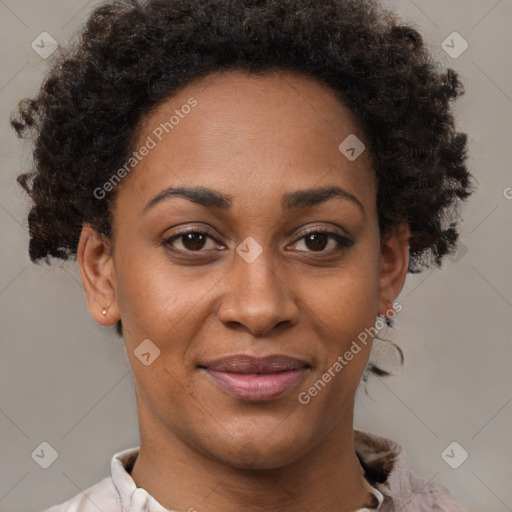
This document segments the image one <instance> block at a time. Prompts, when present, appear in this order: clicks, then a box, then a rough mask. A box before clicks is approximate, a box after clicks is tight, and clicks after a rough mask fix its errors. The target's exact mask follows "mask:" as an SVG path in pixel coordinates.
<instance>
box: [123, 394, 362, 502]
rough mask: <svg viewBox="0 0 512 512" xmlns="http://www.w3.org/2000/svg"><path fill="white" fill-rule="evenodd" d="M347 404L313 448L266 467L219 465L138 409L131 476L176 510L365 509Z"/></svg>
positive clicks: (155, 496) (138, 484) (351, 413)
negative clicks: (136, 446)
mask: <svg viewBox="0 0 512 512" xmlns="http://www.w3.org/2000/svg"><path fill="white" fill-rule="evenodd" d="M349 409H350V411H348V410H347V413H348V414H346V415H345V417H344V418H343V419H342V421H341V422H340V424H338V425H337V426H336V427H335V428H334V429H333V430H332V431H331V432H330V433H329V434H328V435H327V436H326V437H325V438H323V439H322V440H320V442H319V443H318V444H317V445H316V446H315V447H314V448H313V449H311V450H310V451H309V452H307V453H306V454H305V455H303V456H302V457H300V458H299V459H297V460H295V461H294V462H292V463H290V464H288V465H286V466H283V467H279V468H276V469H270V470H269V469H265V470H257V469H256V470H255V469H240V468H236V467H232V466H228V465H226V464H223V463H222V462H220V461H218V460H215V459H214V458H213V457H208V456H206V455H205V454H203V453H201V452H199V451H198V450H196V449H194V448H193V447H192V446H190V444H189V443H188V442H187V441H186V440H183V439H180V438H179V437H177V436H176V435H174V434H173V433H171V432H169V431H168V430H167V429H165V428H163V426H162V425H160V424H157V423H156V422H153V421H150V420H149V419H148V418H149V417H148V416H145V415H144V416H142V415H139V426H140V433H141V445H140V451H139V455H138V457H137V460H136V462H135V464H134V467H133V469H132V472H131V476H132V478H133V480H134V481H135V484H136V485H137V487H142V488H144V489H145V490H146V491H147V492H148V493H149V494H150V495H151V496H153V497H154V498H155V499H156V500H157V501H158V502H159V503H160V504H161V505H162V506H164V507H165V508H167V509H170V510H177V511H190V512H194V510H198V511H200V512H218V511H219V510H222V511H223V512H235V511H239V510H241V509H243V510H244V511H246V512H261V511H263V510H273V511H275V512H303V511H304V510H310V511H322V512H331V511H332V512H334V511H336V512H349V511H354V510H357V509H359V508H363V507H369V506H370V504H371V496H370V493H369V491H368V484H367V482H366V480H365V479H364V476H363V470H362V468H361V465H360V464H359V461H358V459H357V456H356V453H355V448H354V435H353V404H352V407H350V408H349ZM144 418H146V419H145V420H144Z"/></svg>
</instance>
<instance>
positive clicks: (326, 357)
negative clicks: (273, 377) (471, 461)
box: [78, 71, 410, 512]
mask: <svg viewBox="0 0 512 512" xmlns="http://www.w3.org/2000/svg"><path fill="white" fill-rule="evenodd" d="M190 97H193V98H195V99H196V100H197V102H198V105H197V106H196V107H195V108H194V109H193V110H192V111H191V112H190V113H189V114H188V115H187V116H185V118H184V119H181V120H180V123H179V124H178V125H177V126H175V128H174V129H173V131H172V132H170V133H169V134H167V135H165V137H164V138H163V139H162V141H161V142H159V143H158V144H157V146H156V147H155V148H154V149H152V150H151V151H150V152H149V154H148V155H147V156H146V157H145V158H144V159H143V160H142V161H141V162H140V163H139V164H138V165H137V166H136V168H135V170H134V171H133V172H132V173H131V174H130V175H129V176H127V177H126V178H125V179H124V180H123V182H122V183H121V185H119V186H118V189H117V191H116V192H117V198H116V201H115V204H114V209H113V218H114V221H113V233H114V234H113V238H112V240H107V239H105V238H104V237H102V236H100V235H99V234H98V233H96V232H95V231H94V229H92V228H91V227H90V226H89V225H87V224H84V226H83V230H82V234H81V237H80V242H79V246H78V261H79V265H80V271H81V275H82V280H83V284H84V288H85V292H86V295H87V299H88V304H89V309H90V313H91V315H92V316H93V318H94V319H95V320H96V321H97V322H98V323H99V324H101V325H105V326H108V325H113V324H115V323H116V322H117V321H118V320H119V319H122V322H123V330H124V339H125V344H126V349H127V353H128V356H129V359H130V364H131V367H132V371H133V376H134V380H135V394H136V400H137V408H138V416H139V426H140V438H141V448H140V453H139V456H138V458H137V461H136V463H135V466H134V468H133V471H132V477H133V479H134V481H135V483H136V484H137V486H138V487H143V488H144V489H146V490H147V491H148V492H149V493H150V494H151V495H152V496H153V497H154V498H155V499H156V500H157V501H159V502H160V503H161V504H162V505H163V506H164V507H166V508H169V509H173V510H189V508H191V507H194V508H196V509H197V510H199V511H201V512H203V511H204V512H214V511H219V510H223V511H226V512H230V511H235V510H236V511H239V510H241V509H242V508H243V509H244V510H246V511H259V510H273V511H288V512H290V511H303V510H311V511H334V510H336V511H338V512H339V511H350V510H356V509H357V508H360V507H364V506H369V505H370V504H371V503H372V500H371V497H370V494H369V492H368V487H367V485H366V481H365V479H364V477H363V474H362V469H361V467H360V465H359V462H358V460H357V458H356V454H355V450H354V438H353V409H354V395H355V392H356V389H357V387H358V384H359V381H360V379H361V376H362V374H363V371H364V369H365V367H366V364H367V362H368V357H369V354H370V348H371V340H370V342H368V343H367V345H366V346H365V345H361V348H362V350H361V351H360V352H359V353H358V354H357V355H355V356H354V358H353V359H352V361H350V363H349V364H348V365H347V366H346V367H344V368H343V370H342V371H341V372H339V373H337V374H336V376H335V377H334V378H333V379H332V380H331V382H329V383H328V384H327V385H326V386H325V388H324V389H323V390H322V391H321V392H319V393H318V394H317V396H315V397H314V398H312V399H311V401H310V403H308V404H307V405H303V404H301V403H299V401H298V398H297V396H298V394H299V393H300V392H301V391H307V390H308V388H310V387H311V386H312V385H313V384H314V383H315V381H317V380H318V379H319V378H321V376H322V374H324V373H325V372H326V371H327V370H328V368H330V367H331V366H332V365H333V363H334V362H335V361H336V359H337V357H338V356H340V355H343V354H344V353H345V352H346V351H347V350H348V349H349V347H350V345H351V343H352V341H353V340H355V339H356V338H357V335H358V334H359V333H361V332H362V331H364V330H365V328H369V327H371V326H374V325H375V320H376V315H377V314H381V315H385V314H386V312H387V313H388V314H389V311H390V307H391V306H390V303H389V300H391V301H393V300H394V299H395V298H396V297H397V296H398V295H399V293H400V291H401V290H402V288H403V285H404V281H405V277H406V272H407V267H408V257H409V252H408V250H409V246H408V238H409V235H410V233H409V230H408V228H407V225H406V224H401V225H399V226H397V227H396V228H395V229H394V230H393V231H392V232H391V233H390V234H389V235H387V236H386V237H385V238H382V237H381V235H380V233H379V228H378V217H377V210H376V179H375V176H374V173H373V170H372V168H371V164H370V159H369V154H368V150H366V151H365V152H363V154H362V155H361V156H360V157H359V158H357V159H356V160H355V161H353V162H351V161H349V160H348V159H347V158H346V157H345V156H344V155H343V154H342V153H341V152H340V150H339V149H338V146H339V144H340V143H341V142H342V141H343V140H344V139H345V138H346V137H347V136H348V135H350V134H356V135H357V137H358V138H359V139H360V140H362V141H365V136H364V133H362V131H361V130H360V128H359V127H358V125H357V123H356V119H355V118H354V117H353V115H352V114H351V113H350V112H349V110H348V109H347V108H346V107H345V106H344V105H343V104H342V103H340V101H339V99H338V98H337V97H336V96H335V94H334V93H333V91H331V90H330V89H329V88H327V87H326V86H325V85H323V84H319V83H317V82H315V81H313V80H311V79H310V78H307V77H302V76H298V75H295V74H291V73H287V72H281V73H272V74H267V75H266V76H254V75H249V74H246V73H244V72H240V71H230V72H227V73H216V74H211V75H209V76H208V77H206V78H203V79H200V80H198V81H195V82H193V83H191V84H189V85H188V86H187V87H185V88H184V89H183V90H181V91H180V92H179V93H178V94H176V95H175V96H174V97H172V98H171V99H169V100H168V101H166V102H165V103H163V104H161V105H160V106H159V107H158V108H157V109H155V110H153V111H152V112H151V113H150V114H149V115H148V116H146V118H145V119H144V120H143V121H142V122H141V124H140V126H139V130H138V143H137V144H136V147H137V148H138V147H140V146H141V145H142V144H143V143H144V141H145V140H146V139H147V136H148V135H150V134H151V133H152V131H153V130H154V129H155V128H156V127H157V126H159V124H160V123H162V122H165V121H166V120H168V119H169V117H170V116H171V115H172V114H173V113H174V111H175V109H180V107H181V106H182V105H184V104H185V103H187V100H188V99H189V98H190ZM367 147H368V145H367ZM170 185H174V186H178V185H182V186H201V187H207V188H211V189H214V190H215V191H217V192H219V193H222V194H225V195H229V196H230V197H231V201H232V205H231V208H230V209H227V210H224V209H221V208H213V207H205V206H203V205H200V204H196V203H194V202H192V201H190V200H188V199H186V198H183V197H170V198H168V199H166V200H164V201H161V202H159V203H158V204H156V205H154V207H152V208H150V209H149V210H147V211H146V212H143V210H144V207H145V206H146V204H147V203H148V202H149V201H150V200H151V199H152V198H153V197H155V196H156V195H157V194H159V193H160V192H161V191H162V190H164V189H166V188H167V187H169V186H170ZM327 186H337V187H340V188H342V189H343V190H345V191H347V192H348V193H349V194H351V195H353V196H354V197H355V198H357V200H358V201H359V202H360V203H361V206H362V208H361V207H360V206H358V204H357V203H356V202H355V201H352V200H349V199H347V198H342V197H337V196H335V197H331V198H329V199H327V200H325V201H323V202H320V203H318V204H316V205H314V206H312V207H300V208H297V209H294V210H290V211H288V212H286V211H284V210H283V209H282V204H281V198H282V196H283V195H284V194H286V193H289V192H294V191H297V190H304V189H311V188H318V187H327ZM313 228H316V229H323V230H324V231H325V230H327V231H333V232H335V233H338V234H340V235H342V236H346V237H347V238H349V239H350V240H351V241H352V242H353V243H352V245H350V246H347V247H343V246H342V247H338V244H337V242H336V240H335V239H333V238H329V237H326V238H324V239H322V238H320V239H319V240H318V241H317V242H316V245H315V240H311V239H309V241H308V238H309V237H305V235H306V233H303V231H304V230H311V229H313ZM184 229H188V230H192V229H195V230H196V231H197V230H199V231H201V230H204V229H207V230H209V232H210V233H211V235H212V236H213V238H208V237H207V238H206V239H204V241H202V242H201V240H200V239H199V241H198V238H197V235H196V238H195V239H193V240H192V242H190V241H188V242H187V239H184V238H183V237H182V238H177V239H176V240H174V242H172V244H171V245H170V247H171V248H174V252H173V251H172V249H170V248H169V247H165V246H164V245H163V241H164V239H166V238H169V237H170V236H172V235H175V234H177V233H178V232H180V231H183V230H184ZM249 236H250V237H252V238H253V239H254V240H256V241H257V243H258V244H259V245H260V246H261V248H262V251H263V252H262V253H261V254H260V255H259V256H258V257H257V258H256V259H255V260H254V261H253V262H252V263H248V262H247V261H246V260H244V259H243V258H242V257H240V256H239V255H238V254H237V252H236V248H237V247H238V246H239V245H240V244H241V243H242V242H243V241H244V240H245V239H246V238H247V237H249ZM194 248H196V249H197V248H198V250H195V251H194V250H193V249H194ZM187 251H188V252H187ZM201 251H202V252H201ZM104 308H105V309H107V310H108V313H107V315H103V314H102V310H103V309H104ZM145 339H150V340H151V341H152V342H153V343H154V344H155V345H156V346H157V347H158V348H159V350H160V355H159V356H158V357H157V358H156V359H155V360H154V361H153V362H152V363H151V364H150V365H149V366H145V365H144V364H142V363H141V362H140V361H139V359H137V358H136V357H135V355H134V350H135V349H136V348H137V346H138V345H139V344H140V343H141V342H142V341H143V340H145ZM236 353H245V354H251V355H255V356H264V355H269V354H284V355H288V356H291V357H296V358H299V359H302V360H305V361H307V362H308V363H309V364H310V368H309V369H308V370H307V371H306V372H305V374H304V375H303V377H302V379H301V380H300V382H299V383H298V384H297V385H296V387H294V388H293V390H291V391H290V392H289V393H288V394H286V395H285V396H283V397H281V398H278V399H275V400H270V401H266V402H242V401H241V400H238V399H235V398H232V397H231V396H229V395H227V394H226V393H225V392H224V391H222V390H221V389H220V388H219V387H218V386H217V385H216V384H215V383H214V382H213V381H212V380H211V379H210V378H209V377H208V375H206V374H205V372H204V371H202V370H201V369H200V368H199V367H198V365H200V364H201V363H203V364H204V363H205V361H209V360H213V359H217V358H220V357H224V356H227V355H232V354H236Z"/></svg>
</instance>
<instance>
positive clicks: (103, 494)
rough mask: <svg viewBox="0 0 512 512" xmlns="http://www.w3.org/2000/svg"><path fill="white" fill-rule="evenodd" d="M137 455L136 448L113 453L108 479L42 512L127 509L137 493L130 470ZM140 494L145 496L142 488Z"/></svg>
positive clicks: (106, 511)
mask: <svg viewBox="0 0 512 512" xmlns="http://www.w3.org/2000/svg"><path fill="white" fill-rule="evenodd" d="M138 453H139V447H135V448H128V449H127V450H123V451H122V452H118V453H116V454H114V456H113V457H112V460H111V462H110V472H111V475H110V476H108V477H105V478H104V479H103V480H100V481H99V482H98V483H96V484H94V485H92V486H91V487H89V488H87V489H85V490H84V491H81V492H79V493H78V494H77V495H76V496H73V497H72V498H71V499H69V500H67V501H65V502H64V503H61V504H60V505H54V506H53V507H50V508H47V509H45V510H43V511H42V512H98V511H99V510H102V511H105V512H123V511H124V510H126V509H127V508H129V506H128V504H129V503H130V502H131V500H132V498H133V496H134V494H135V491H136V490H137V489H136V485H135V482H134V481H133V479H132V478H131V476H130V474H129V471H130V468H131V465H132V464H133V462H134V461H135V459H136V458H137V455H138ZM139 491H140V492H139V494H140V493H141V492H143V493H145V491H143V490H142V489H140V490H139ZM146 494H147V493H146ZM123 500H124V502H123Z"/></svg>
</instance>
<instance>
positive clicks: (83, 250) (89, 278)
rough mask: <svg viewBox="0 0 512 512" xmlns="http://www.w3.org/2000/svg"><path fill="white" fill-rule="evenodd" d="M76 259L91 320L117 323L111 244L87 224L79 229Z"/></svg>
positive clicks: (101, 322) (101, 323) (99, 322)
mask: <svg viewBox="0 0 512 512" xmlns="http://www.w3.org/2000/svg"><path fill="white" fill-rule="evenodd" d="M77 259H78V264H79V266H80V274H81V275H82V283H83V286H84V290H85V295H86V297H87V303H88V305H89V312H90V313H91V316H92V317H93V318H94V320H95V321H96V322H97V323H98V324H100V325H105V326H110V325H113V324H115V323H117V322H118V321H119V319H120V318H121V317H120V315H119V309H118V304H117V300H116V282H115V274H114V262H113V259H112V253H111V248H110V244H109V242H108V240H106V239H105V237H103V236H101V235H99V234H98V233H97V232H96V231H95V230H94V229H93V228H92V227H91V226H90V225H89V224H84V225H83V226H82V232H81V234H80V240H79V242H78V249H77ZM105 310H106V314H103V311H105Z"/></svg>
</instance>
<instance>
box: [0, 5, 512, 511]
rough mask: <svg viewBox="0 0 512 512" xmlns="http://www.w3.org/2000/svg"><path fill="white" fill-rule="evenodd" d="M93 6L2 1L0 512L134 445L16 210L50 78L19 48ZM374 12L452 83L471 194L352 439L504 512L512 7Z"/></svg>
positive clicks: (69, 297) (404, 320) (73, 282)
mask: <svg viewBox="0 0 512 512" xmlns="http://www.w3.org/2000/svg"><path fill="white" fill-rule="evenodd" d="M96 3H97V2H95V1H93V2H87V3H86V2H84V0H48V1H45V2H35V1H34V0H21V1H20V0H18V1H17V2H15V1H14V0H0V38H1V45H0V69H1V72H0V73H1V74H0V111H1V113H0V123H1V124H0V146H1V155H2V158H1V161H0V165H1V171H2V172H1V173H0V229H1V235H2V237H1V244H0V269H1V271H0V340H1V358H0V450H1V463H0V510H1V511H3V512H5V511H12V512H21V511H38V510H42V509H43V508H45V507H47V506H50V505H53V504H56V503H60V502H62V501H65V500H66V499H68V498H70V497H71V496H74V495H75V494H77V493H78V492H80V491H81V490H83V489H85V488H87V487H89V486H90V485H92V484H94V483H96V482H97V481H99V480H100V479H101V478H103V477H104V476H107V475H108V474H109V471H110V467H109V464H110V459H111V456H112V455H113V454H114V453H115V452H116V451H120V450H122V449H125V448H129V447H132V446H136V445H138V442H139V440H138V431H137V419H136V408H135V402H134V397H133V380H132V375H131V372H130V370H129V366H128V359H127V357H126V354H125V351H124V345H123V342H122V340H121V339H119V338H117V336H116V335H115V332H114V330H113V329H108V328H102V327H100V326H98V325H96V324H95V323H94V322H93V320H92V319H91V318H90V316H89V313H88V310H87V304H86V300H85V295H84V292H83V289H82V285H81V282H80V277H79V272H78V269H77V264H76V263H75V262H68V263H66V264H63V265H62V264H61V263H60V262H59V261H55V263H54V265H53V266H51V267H47V266H46V265H44V264H41V265H34V264H32V263H31V262H30V260H29V258H28V250H27V249H28V235H27V230H26V227H25V225H26V213H27V202H26V197H25V195H24V193H23V192H22V190H21V189H20V188H19V187H18V185H17V184H16V183H15V176H16V175H17V174H19V173H20V172H21V171H22V170H26V169H27V168H28V165H29V163H30V154H29V150H28V147H27V146H26V145H25V144H24V143H22V142H20V141H18V140H17V139H16V138H15V136H14V134H13V132H12V130H11V129H10V128H9V125H8V115H9V114H10V112H12V111H13V110H14V106H15V104H16V102H17V100H18V99H20V98H21V97H25V96H32V95H34V94H35V92H36V91H37V88H38V84H39V83H40V80H41V77H42V75H43V73H44V70H45V68H46V66H47V61H45V60H44V59H43V58H41V57H40V56H39V55H38V54H37V53H36V52H35V51H34V50H32V48H31V42H32V41H33V40H34V39H36V37H37V36H38V35H39V34H40V33H41V32H44V31H46V32H49V33H50V34H51V35H52V36H53V37H54V38H55V39H56V40H57V41H58V42H59V43H61V44H65V43H66V41H68V40H69V37H70V35H71V34H72V33H73V31H74V30H75V29H76V28H78V27H79V26H80V25H81V24H82V23H83V22H84V20H85V18H86V15H87V14H88V12H90V10H91V9H92V8H93V7H94V5H95V4H96ZM386 3H387V4H389V5H390V6H392V7H394V8H396V9H397V10H399V12H401V13H402V15H403V16H404V17H405V18H406V20H407V21H410V22H412V23H414V24H415V25H416V26H417V27H418V28H419V29H420V30H421V32H422V33H423V34H424V37H425V39H426V40H427V42H428V44H429V46H431V48H432V51H433V52H435V54H436V55H437V57H438V59H440V60H441V61H442V62H443V63H444V64H445V66H450V67H453V68H454V69H456V70H458V71H460V72H461V74H462V76H463V80H464V84H465V87H466V91H467V92H466V95H465V96H463V98H462V99H461V100H459V102H458V104H457V110H456V112H457V116H458V118H459V130H460V131H466V132H467V133H468V134H469V135H470V158H469V162H468V163H469V165H470V168H471V170H472V172H473V173H474V174H475V175H476V177H477V179H478V182H479V190H478V192H477V193H476V194H475V195H474V196H473V198H472V199H471V201H470V203H469V204H468V206H467V207H466V208H465V209H464V210H463V215H464V223H463V224H462V225H461V242H462V244H461V248H460V250H459V252H458V253H457V255H455V256H454V257H451V258H450V259H448V260H447V261H446V263H445V265H444V267H443V269H442V270H434V271H427V272H425V273H423V274H420V275H416V276H409V277H408V280H407V283H406V288H405V290H404V291H403V293H402V294H401V296H400V302H401V303H402V304H403V311H402V312H401V313H400V315H399V317H398V321H397V328H396V331H395V332H394V333H393V335H392V337H393V339H394V340H395V341H396V342H398V343H399V344H400V346H401V347H402V348H403V350H404V353H405V366H404V369H403V371H400V372H399V374H398V376H396V377H391V378H388V379H385V380H383V379H380V378H377V377H375V378H373V379H372V380H371V381H370V382H369V385H368V392H369V394H370V397H368V396H366V395H365V394H364V393H363V392H362V390H360V391H359V393H358V401H357V405H356V418H355V426H356V427H357V428H360V429H362V430H369V431H371V432H375V433H378V434H381V435H384V436H386V437H390V438H392V439H394V440H396V441H398V442H399V443H401V444H402V445H403V446H404V448H405V450H406V451H407V453H408V455H409V457H410V460H411V464H412V466H413V467H414V469H415V471H416V473H417V474H419V475H420V476H421V477H423V478H425V479H426V480H432V481H435V482H439V483H442V484H444V485H445V486H447V487H448V488H449V489H450V490H451V492H452V493H453V494H454V495H455V496H456V498H457V499H458V500H459V501H460V502H461V503H463V504H464V505H465V506H466V507H467V508H468V510H469V511H484V510H493V511H495V512H501V511H506V510H512V486H511V485H510V483H511V480H512V478H511V477H512V470H511V468H510V460H512V442H511V439H510V433H511V425H512V404H511V402H512V377H511V375H512V372H511V366H512V343H511V334H510V323H509V320H510V318H511V316H512V315H511V314H512V278H511V272H510V262H511V261H512V243H511V239H512V223H511V222H510V220H511V218H512V217H511V216H512V199H510V198H512V188H509V187H512V173H511V172H510V162H511V161H512V150H511V148H512V115H511V113H512V80H511V78H512V68H511V65H510V63H511V55H510V54H511V50H512V37H511V31H510V27H511V24H512V0H499V1H498V0H476V1H474V0H472V1H468V0H450V1H447V0H424V1H421V2H420V1H419V0H416V1H415V2H413V1H411V0H400V1H393V0H388V1H387V2H386ZM454 31H457V32H458V33H460V34H461V35H462V37H463V38H464V39H465V40H466V41H467V42H468V43H469V48H468V49H467V50H466V51H465V52H464V53H463V54H462V55H461V56H460V57H458V58H456V59H454V58H452V57H450V56H449V55H448V54H447V53H445V51H444V50H443V49H442V46H441V45H442V41H443V40H445V39H446V38H447V36H448V35H449V34H451V33H452V32H454ZM457 44H458V43H457ZM43 441H46V442H49V443H50V444H51V445H52V446H53V447H54V448H55V449H56V450H57V452H58V458H57V460H56V461H55V462H54V463H53V464H52V465H51V466H50V467H49V468H48V469H42V468H41V467H39V465H37V464H36V462H35V461H34V460H33V459H32V457H31V453H32V452H33V451H34V450H35V449H36V447H38V446H39V445H40V443H41V442H43ZM453 441H456V442H457V443H459V444H460V446H462V447H463V448H464V449H465V450H466V451H467V452H468V453H469V457H468V458H467V460H466V461H465V462H464V463H462V464H461V465H460V466H459V467H458V468H457V469H452V468H451V467H450V466H449V465H448V464H447V463H446V462H445V461H444V460H443V458H442V457H441V453H442V452H443V451H444V450H445V448H446V447H447V446H448V445H450V443H452V442H453ZM461 453H462V452H461V449H460V448H458V447H457V448H456V449H455V451H454V452H453V454H454V456H453V457H452V459H453V460H457V459H458V458H459V457H460V454H461Z"/></svg>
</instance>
